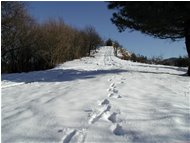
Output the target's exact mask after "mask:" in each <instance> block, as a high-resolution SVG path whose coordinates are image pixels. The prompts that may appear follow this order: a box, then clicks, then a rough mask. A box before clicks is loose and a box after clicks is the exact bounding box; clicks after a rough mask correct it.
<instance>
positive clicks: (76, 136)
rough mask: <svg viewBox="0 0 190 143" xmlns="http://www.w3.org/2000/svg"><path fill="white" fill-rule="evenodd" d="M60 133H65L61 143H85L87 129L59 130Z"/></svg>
mask: <svg viewBox="0 0 190 143" xmlns="http://www.w3.org/2000/svg"><path fill="white" fill-rule="evenodd" d="M59 131H61V132H63V131H64V132H65V133H64V136H63V138H62V141H61V143H69V142H77V143H82V142H84V139H85V134H86V131H85V129H66V130H59Z"/></svg>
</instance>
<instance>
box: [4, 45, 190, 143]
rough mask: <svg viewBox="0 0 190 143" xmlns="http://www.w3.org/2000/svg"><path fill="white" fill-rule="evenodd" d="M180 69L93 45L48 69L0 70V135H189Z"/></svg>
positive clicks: (135, 138)
mask: <svg viewBox="0 0 190 143" xmlns="http://www.w3.org/2000/svg"><path fill="white" fill-rule="evenodd" d="M185 70H186V69H183V68H177V67H168V66H161V65H147V64H140V63H133V62H130V61H123V60H120V59H118V58H117V57H115V56H114V55H113V48H112V47H101V48H100V50H99V51H98V52H97V53H96V54H95V57H94V58H93V57H86V58H82V59H79V60H74V61H70V62H66V63H65V64H62V65H59V66H58V67H56V68H54V69H52V70H46V71H38V72H31V73H21V74H7V75H2V81H1V94H2V105H1V110H2V142H3V143H20V142H36V143H39V142H44V143H48V142H49V143H51V142H59V143H92V142H93V143H100V142H101V143H108V142H109V143H116V142H130V143H134V142H135V143H136V142H143V143H153V142H159V143H160V142H164V143H165V142H167V143H168V142H170V143H174V142H175V143H178V142H180V143H181V142H190V124H189V123H190V78H189V77H186V76H183V74H184V73H185Z"/></svg>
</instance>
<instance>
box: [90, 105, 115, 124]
mask: <svg viewBox="0 0 190 143" xmlns="http://www.w3.org/2000/svg"><path fill="white" fill-rule="evenodd" d="M110 109H111V106H110V105H107V106H104V107H103V108H102V109H100V111H99V112H98V113H94V114H93V115H92V116H91V118H90V119H89V121H88V123H89V124H94V123H95V122H97V121H98V120H99V119H100V118H101V117H102V116H103V114H105V113H106V112H107V111H109V110H110Z"/></svg>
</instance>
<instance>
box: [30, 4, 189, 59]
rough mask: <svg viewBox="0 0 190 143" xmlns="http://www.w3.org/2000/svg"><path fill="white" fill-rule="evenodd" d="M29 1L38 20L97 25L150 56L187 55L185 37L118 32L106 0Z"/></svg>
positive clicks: (106, 35)
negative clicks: (163, 38) (167, 38)
mask: <svg viewBox="0 0 190 143" xmlns="http://www.w3.org/2000/svg"><path fill="white" fill-rule="evenodd" d="M28 3H29V6H28V9H29V13H30V14H31V15H32V16H33V17H34V18H35V19H36V20H37V22H39V23H41V22H44V21H46V20H48V19H49V18H63V20H64V21H65V23H66V24H68V25H71V26H73V27H76V28H84V27H85V26H89V25H91V26H94V27H95V28H96V30H97V32H98V33H99V34H100V35H101V36H102V37H103V38H104V39H107V38H112V39H114V40H117V41H118V42H119V43H120V44H122V45H123V46H124V47H125V48H127V49H128V50H129V51H130V52H134V53H136V54H142V55H145V56H148V57H152V56H162V57H164V58H168V57H178V56H180V55H181V56H183V55H187V54H186V49H185V44H184V39H182V40H180V41H178V42H172V41H170V40H160V39H155V38H152V37H150V36H147V35H144V34H141V33H140V32H137V31H134V32H129V31H125V32H122V33H119V32H118V30H117V27H116V26H115V25H114V24H112V22H111V20H110V18H111V17H112V13H113V11H111V10H108V9H107V3H105V2H103V1H98V2H92V1H89V2H88V1H83V2H74V1H70V2H66V1H58V2H51V1H46V2H45V1H42V2H35V1H33V2H28Z"/></svg>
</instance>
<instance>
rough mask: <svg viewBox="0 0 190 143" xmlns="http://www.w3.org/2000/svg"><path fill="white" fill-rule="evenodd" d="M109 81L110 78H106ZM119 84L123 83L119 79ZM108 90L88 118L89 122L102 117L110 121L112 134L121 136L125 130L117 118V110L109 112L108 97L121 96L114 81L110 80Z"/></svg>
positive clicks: (91, 122) (92, 122)
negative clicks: (105, 96) (96, 108)
mask: <svg viewBox="0 0 190 143" xmlns="http://www.w3.org/2000/svg"><path fill="white" fill-rule="evenodd" d="M108 81H109V82H112V81H113V80H112V79H108ZM119 83H120V84H122V83H124V82H123V81H122V79H121V81H120V82H119ZM107 92H108V98H105V99H104V100H103V101H101V102H99V103H98V105H99V108H98V110H96V111H94V112H93V114H92V115H91V118H90V119H89V122H88V123H89V124H94V123H95V122H97V121H98V120H99V119H101V118H104V119H106V120H107V121H109V122H111V130H112V132H113V134H115V135H117V136H121V135H124V134H125V131H124V130H123V128H122V126H121V123H122V120H120V119H119V118H118V114H120V113H118V112H111V111H110V109H111V107H112V106H111V103H110V101H109V98H115V99H117V98H122V96H121V95H120V94H119V91H118V89H117V86H116V83H115V82H112V83H111V84H110V87H109V88H108V89H107Z"/></svg>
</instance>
